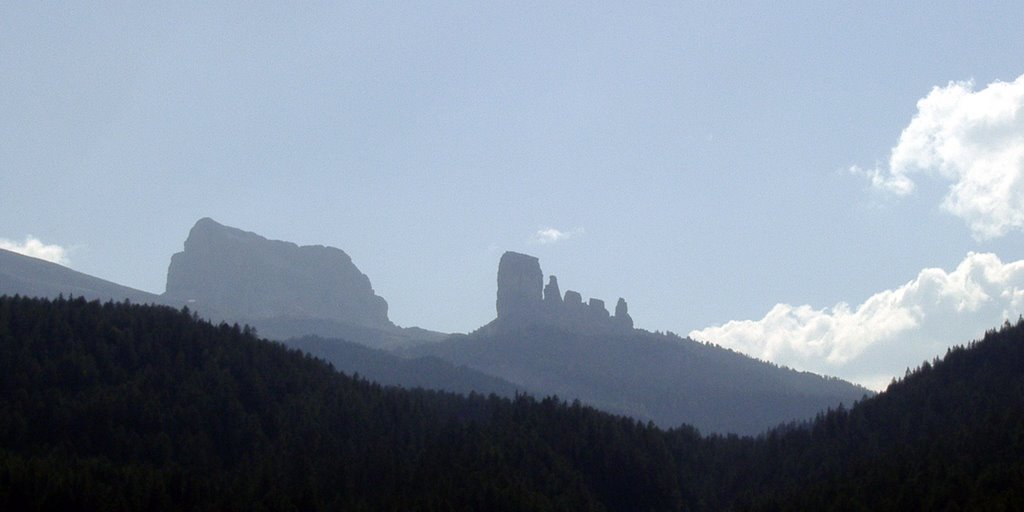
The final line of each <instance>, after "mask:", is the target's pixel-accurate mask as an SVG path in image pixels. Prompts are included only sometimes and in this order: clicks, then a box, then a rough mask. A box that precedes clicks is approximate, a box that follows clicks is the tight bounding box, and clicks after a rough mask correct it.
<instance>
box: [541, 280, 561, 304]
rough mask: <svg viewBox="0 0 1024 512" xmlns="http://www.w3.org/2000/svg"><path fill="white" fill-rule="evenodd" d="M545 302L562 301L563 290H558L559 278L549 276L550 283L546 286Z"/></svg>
mask: <svg viewBox="0 0 1024 512" xmlns="http://www.w3.org/2000/svg"><path fill="white" fill-rule="evenodd" d="M544 302H554V303H561V302H562V292H560V291H558V278H557V277H555V276H549V277H548V285H547V286H545V287H544Z"/></svg>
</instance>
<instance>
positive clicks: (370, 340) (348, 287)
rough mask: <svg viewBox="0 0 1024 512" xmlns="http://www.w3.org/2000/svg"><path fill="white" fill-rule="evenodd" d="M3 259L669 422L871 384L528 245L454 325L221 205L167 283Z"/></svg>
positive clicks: (353, 349) (351, 368)
mask: <svg viewBox="0 0 1024 512" xmlns="http://www.w3.org/2000/svg"><path fill="white" fill-rule="evenodd" d="M0 263H3V266H2V267H0V272H2V273H0V276H3V277H4V279H3V282H0V294H8V295H10V294H16V293H17V294H22V295H37V296H47V297H54V296H56V295H57V294H59V293H63V294H65V295H72V294H73V295H76V296H83V297H86V298H90V299H92V298H97V299H102V300H108V299H114V300H121V299H123V298H128V299H130V300H132V301H135V302H152V303H160V304H169V305H174V306H176V307H181V306H184V305H187V306H188V307H189V308H190V309H192V310H193V311H197V312H199V313H200V314H202V315H203V316H205V317H207V318H210V319H213V320H215V321H228V322H237V323H244V324H249V325H252V326H254V327H256V328H257V330H258V332H259V333H260V334H261V335H263V336H267V337H270V338H273V339H278V340H284V341H285V342H286V343H288V344H291V345H292V346H296V347H300V348H302V349H303V350H306V351H308V352H310V353H313V354H314V355H318V356H320V357H323V358H324V359H326V360H328V361H330V362H332V363H333V364H334V365H335V366H336V367H337V368H338V369H339V370H342V371H346V372H348V373H360V374H361V375H364V376H366V377H368V378H371V379H374V380H379V381H380V382H382V383H385V384H396V385H404V386H424V387H432V388H437V389H447V390H451V391H457V392H463V393H464V392H467V391H468V390H474V391H478V392H484V393H491V392H495V393H498V394H503V395H509V394H511V393H513V392H514V391H515V390H520V391H526V392H530V393H534V394H538V395H549V394H557V395H559V396H560V397H562V398H566V399H575V398H579V399H581V400H583V401H585V402H587V403H590V404H593V405H595V406H598V407H600V408H603V409H605V410H608V411H612V412H616V413H620V414H627V415H630V416H633V417H635V418H639V419H642V420H644V421H648V420H650V421H654V422H656V423H657V424H659V425H661V426H665V427H671V426H676V425H679V424H681V423H689V424H692V425H695V426H697V427H698V428H700V429H701V430H703V431H715V432H737V433H744V434H754V433H757V432H760V431H763V430H764V429H766V428H769V427H772V426H774V425H777V424H779V423H783V422H787V421H792V420H798V419H803V418H807V417H810V416H812V415H814V414H815V413H816V412H818V411H821V410H824V409H826V408H828V407H835V406H837V405H838V404H840V403H846V404H847V405H849V404H851V403H853V402H854V401H856V400H858V399H860V398H862V397H864V396H865V395H868V394H870V392H869V391H868V390H866V389H864V388H861V387H859V386H855V385H852V384H850V383H848V382H845V381H841V380H838V379H833V378H823V377H821V376H817V375H813V374H809V373H801V372H796V371H793V370H789V369H785V368H779V367H777V366H774V365H771V364H768V363H764V362H761V361H757V360H754V359H751V358H749V357H746V356H743V355H741V354H738V353H735V352H732V351H729V350H725V349H722V348H720V347H717V346H714V345H711V344H702V343H697V342H694V341H692V340H690V339H685V338H680V337H677V336H675V335H671V334H664V335H663V334H655V333H650V332H647V331H644V330H640V329H635V328H634V327H633V322H632V319H631V318H630V315H629V312H628V307H627V303H626V301H625V300H624V299H622V298H619V299H618V301H617V302H616V306H615V308H614V314H610V313H609V312H608V310H607V308H606V306H605V303H604V301H603V300H600V299H596V298H590V299H589V300H587V301H586V302H584V301H583V296H582V294H580V293H579V292H576V291H572V290H567V291H566V292H565V293H564V294H563V293H562V292H561V290H560V287H559V283H558V280H557V278H556V277H555V276H550V277H549V281H548V283H547V285H546V286H545V285H544V282H543V278H544V276H543V272H542V271H541V268H540V263H539V261H538V260H537V258H534V257H532V256H529V255H525V254H518V253H511V252H510V253H506V254H505V255H504V256H503V257H502V258H501V261H500V262H499V268H498V274H497V284H498V286H497V293H496V297H497V300H496V318H495V320H494V321H492V322H490V323H488V324H487V325H485V326H483V327H481V328H480V329H478V330H476V331H475V332H473V333H471V334H468V335H454V336H448V335H444V334H441V333H435V332H431V331H426V330H423V329H418V328H414V327H413V328H402V327H398V326H396V325H394V324H393V323H392V322H391V321H390V320H389V319H388V314H387V313H388V306H387V302H386V301H385V300H384V298H382V297H380V296H378V295H376V293H375V292H374V290H373V287H372V285H371V282H370V279H369V278H368V277H367V276H366V275H365V274H363V273H362V272H360V271H359V269H358V268H357V267H356V265H355V264H354V263H353V262H352V260H351V258H349V256H348V255H347V254H345V252H344V251H342V250H340V249H336V248H331V247H324V246H298V245H296V244H293V243H289V242H283V241H276V240H268V239H266V238H264V237H262V236H259V235H257V234H255V233H250V232H245V231H242V230H239V229H236V228H231V227H228V226H223V225H221V224H219V223H217V222H215V221H214V220H212V219H208V218H204V219H200V220H199V221H198V222H197V223H196V224H195V226H194V227H193V228H192V230H191V232H190V233H189V236H188V239H187V240H186V241H185V243H184V250H183V251H182V252H179V253H177V254H174V255H173V256H172V258H171V262H170V265H169V268H168V272H167V287H166V292H165V293H164V294H163V295H160V296H157V295H152V294H146V293H144V292H138V291H136V290H131V289H130V288H124V287H118V285H115V284H113V283H108V282H105V281H102V280H99V279H95V278H90V277H89V276H85V275H83V274H78V273H76V272H73V271H71V270H69V269H65V268H63V267H59V266H57V265H52V264H43V263H42V262H38V261H36V260H32V259H31V258H25V257H20V256H17V255H11V254H8V255H6V257H5V258H4V259H2V260H0ZM293 338H294V339H293ZM350 342H356V343H359V344H362V345H364V346H366V347H371V348H365V349H364V348H360V347H358V346H356V345H352V344H351V343H350ZM371 349H373V350H371ZM378 349H388V350H392V351H397V352H398V353H399V354H401V355H402V356H403V357H405V358H409V359H400V358H399V357H398V356H396V355H395V354H393V353H386V352H383V351H380V350H378ZM374 350H375V351H374ZM410 374H415V375H418V377H411V376H410Z"/></svg>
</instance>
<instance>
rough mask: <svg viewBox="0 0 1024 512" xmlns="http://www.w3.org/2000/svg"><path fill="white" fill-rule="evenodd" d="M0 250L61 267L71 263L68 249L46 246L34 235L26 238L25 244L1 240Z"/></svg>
mask: <svg viewBox="0 0 1024 512" xmlns="http://www.w3.org/2000/svg"><path fill="white" fill-rule="evenodd" d="M0 249H5V250H8V251H11V252H16V253H18V254H24V255H25V256H31V257H33V258H39V259H41V260H46V261H49V262H52V263H57V264H59V265H65V266H67V265H68V264H69V263H70V261H69V260H68V251H67V250H66V249H64V248H63V247H61V246H59V245H48V244H44V243H43V242H42V241H40V240H39V239H38V238H35V237H33V236H32V235H29V236H27V237H25V241H24V242H15V241H13V240H7V239H6V238H0Z"/></svg>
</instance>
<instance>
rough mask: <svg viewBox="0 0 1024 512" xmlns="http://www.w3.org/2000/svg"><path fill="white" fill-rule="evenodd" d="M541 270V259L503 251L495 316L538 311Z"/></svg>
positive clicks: (519, 316) (534, 313) (526, 313)
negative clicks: (496, 314)
mask: <svg viewBox="0 0 1024 512" xmlns="http://www.w3.org/2000/svg"><path fill="white" fill-rule="evenodd" d="M543 286H544V273H543V272H541V270H540V261H539V260H537V258H535V257H533V256H529V255H526V254H520V253H518V252H506V253H505V254H503V255H502V256H501V261H500V262H499V263H498V300H497V303H496V306H497V310H498V318H518V319H523V318H530V317H533V316H536V315H537V314H538V313H539V311H540V304H541V301H542V300H543V297H542V296H541V293H542V292H541V289H542V288H543Z"/></svg>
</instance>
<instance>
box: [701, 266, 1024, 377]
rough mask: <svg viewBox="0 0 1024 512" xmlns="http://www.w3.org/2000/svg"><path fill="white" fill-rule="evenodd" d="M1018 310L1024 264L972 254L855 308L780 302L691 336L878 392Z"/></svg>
mask: <svg viewBox="0 0 1024 512" xmlns="http://www.w3.org/2000/svg"><path fill="white" fill-rule="evenodd" d="M1022 312H1024V260H1020V261H1015V262H1011V263H1003V262H1002V261H1000V259H999V258H998V257H997V256H996V255H994V254H991V253H984V254H979V253H969V254H968V255H967V257H966V258H964V260H963V261H962V262H960V264H959V265H958V266H957V267H956V269H955V270H953V271H952V272H946V271H944V270H943V269H940V268H929V269H925V270H922V271H921V272H920V273H919V274H918V275H917V277H916V278H914V279H913V280H911V281H910V282H908V283H906V284H904V285H903V286H900V287H898V288H896V289H893V290H885V291H882V292H879V293H876V294H874V295H872V296H871V297H869V298H868V299H867V300H865V301H864V302H863V303H862V304H860V305H858V306H856V307H852V306H850V305H848V304H845V303H840V304H836V305H835V306H833V307H831V308H824V309H815V308H813V307H811V306H807V305H804V306H792V305H789V304H777V305H776V306H775V307H773V308H772V309H771V311H769V312H768V313H767V314H766V315H765V316H764V318H762V319H760V320H739V321H731V322H728V323H726V324H724V325H721V326H714V327H708V328H706V329H701V330H695V331H692V332H690V337H691V338H693V339H697V340H702V341H710V342H713V343H717V344H719V345H722V346H725V347H728V348H731V349H733V350H737V351H739V352H743V353H746V354H748V355H750V356H753V357H757V358H759V359H764V360H767V361H772V362H775V363H778V364H782V365H786V366H789V367H792V368H797V369H801V370H808V371H813V372H815V373H821V374H827V375H835V376H839V377H843V378H846V379H849V380H852V381H854V382H858V383H861V384H863V385H865V386H868V387H871V388H874V389H881V388H884V387H885V385H886V384H887V383H888V382H889V381H890V380H891V379H892V378H893V377H898V376H902V375H903V372H904V371H905V369H906V368H908V367H915V366H917V365H919V364H921V362H923V361H925V360H930V359H932V358H934V357H936V356H941V355H943V354H945V351H946V349H947V348H949V347H950V346H953V345H957V344H963V343H966V342H968V341H970V340H972V339H975V338H978V337H980V336H981V335H982V334H983V333H984V332H985V330H986V329H991V328H993V327H997V326H998V325H999V324H1001V323H1002V322H1003V321H1004V320H1007V319H1010V320H1016V319H1017V317H1018V315H1020V314H1021V313H1022Z"/></svg>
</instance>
